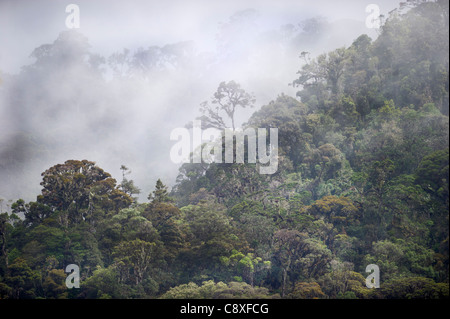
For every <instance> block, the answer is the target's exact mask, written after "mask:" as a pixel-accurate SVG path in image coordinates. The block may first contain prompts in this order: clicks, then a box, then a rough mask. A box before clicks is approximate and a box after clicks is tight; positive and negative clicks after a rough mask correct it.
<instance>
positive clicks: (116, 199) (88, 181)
mask: <svg viewBox="0 0 450 319" xmlns="http://www.w3.org/2000/svg"><path fill="white" fill-rule="evenodd" d="M41 175H42V176H43V180H42V182H41V185H42V186H43V189H42V195H40V196H38V202H40V203H43V204H46V205H48V206H49V207H51V208H52V210H53V211H59V212H67V213H68V217H69V220H68V221H67V222H69V221H70V222H74V223H77V222H80V221H81V220H83V219H86V218H88V219H91V221H93V220H94V219H95V216H93V215H94V212H95V210H94V208H95V207H94V205H95V204H97V205H99V206H100V207H102V208H104V209H106V210H108V209H114V210H116V211H118V210H119V209H120V208H123V207H127V206H129V205H130V204H131V202H132V199H131V198H130V197H129V196H128V195H127V194H125V193H124V192H122V191H120V190H118V189H117V188H116V180H115V179H113V178H112V177H111V175H110V174H109V173H107V172H105V171H104V170H103V169H101V168H100V167H98V166H96V165H95V162H90V161H87V160H82V161H78V160H68V161H66V162H65V163H64V164H57V165H55V166H53V167H51V168H49V169H47V170H46V171H45V172H43V173H42V174H41Z"/></svg>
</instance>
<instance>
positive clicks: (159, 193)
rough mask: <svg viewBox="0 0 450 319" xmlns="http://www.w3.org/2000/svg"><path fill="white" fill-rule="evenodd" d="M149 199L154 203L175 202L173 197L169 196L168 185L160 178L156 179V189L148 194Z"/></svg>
mask: <svg viewBox="0 0 450 319" xmlns="http://www.w3.org/2000/svg"><path fill="white" fill-rule="evenodd" d="M148 199H149V200H150V202H151V203H154V204H156V203H170V202H173V199H172V198H171V197H170V196H169V191H168V187H167V186H166V185H164V184H163V182H162V181H161V179H159V178H158V180H157V181H156V185H155V190H154V191H153V192H151V193H150V194H149V195H148Z"/></svg>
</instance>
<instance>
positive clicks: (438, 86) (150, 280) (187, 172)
mask: <svg viewBox="0 0 450 319" xmlns="http://www.w3.org/2000/svg"><path fill="white" fill-rule="evenodd" d="M448 13H449V7H448V2H447V1H437V2H424V3H421V2H420V3H416V4H415V5H414V6H413V7H412V8H410V9H409V10H407V11H405V12H403V11H400V10H398V11H395V12H392V13H391V14H390V16H389V17H387V19H386V21H385V22H384V24H383V26H382V28H381V30H380V35H379V36H378V37H377V39H376V40H372V39H371V38H369V37H368V36H367V35H361V36H359V37H358V38H357V39H355V40H354V42H353V43H352V44H351V45H350V46H348V47H343V48H338V49H336V50H334V51H331V52H327V53H323V54H321V55H319V56H317V57H314V58H311V57H310V55H309V54H308V52H306V51H304V52H302V53H301V54H300V57H299V61H298V62H299V64H298V65H292V69H293V70H298V73H297V78H295V79H292V83H291V85H292V86H294V87H297V88H298V92H297V96H289V95H286V94H280V95H279V96H277V97H276V98H274V100H273V101H272V102H270V103H268V104H267V105H264V106H261V107H260V108H259V109H258V110H257V111H255V112H254V113H253V114H252V115H251V117H250V118H249V119H248V121H247V122H246V123H245V124H244V127H248V128H267V129H269V128H278V134H279V137H278V143H279V145H278V146H279V160H278V170H277V172H276V173H275V174H272V175H264V174H260V173H259V172H258V170H257V165H259V164H238V163H229V164H224V163H209V164H208V163H201V164H195V163H187V164H183V165H182V166H181V167H180V169H179V176H178V178H177V181H176V185H175V186H174V187H173V188H172V189H169V188H168V187H167V186H166V185H165V183H167V181H162V180H158V181H157V182H156V185H155V188H154V190H153V191H152V192H151V193H150V194H149V195H148V199H147V201H145V202H142V201H140V200H139V199H138V197H137V194H139V192H140V190H139V187H138V186H139V185H135V183H134V182H133V180H132V179H131V176H132V174H129V173H130V169H131V168H130V169H129V168H127V167H126V166H125V165H127V163H124V164H125V165H124V166H122V167H121V170H122V172H123V175H122V176H119V177H118V178H117V179H115V178H113V177H112V176H111V174H110V173H108V172H106V171H104V170H103V169H102V168H100V167H98V166H97V165H96V163H95V159H88V160H86V159H83V160H75V159H69V160H67V161H65V162H64V163H59V164H56V165H54V166H52V167H50V168H48V169H47V170H45V171H44V172H43V173H42V182H41V186H42V192H41V194H39V195H37V198H36V200H35V201H31V202H26V201H24V200H17V201H15V202H14V203H12V204H11V210H10V212H3V213H1V214H0V248H1V249H0V299H3V298H4V299H7V298H12V299H16V298H17V299H22V298H23V299H33V298H89V299H90V298H92V299H96V298H168V299H170V298H288V299H313V298H331V299H336V298H337V299H339V298H352V299H356V298H357V299H390V298H425V299H442V298H448V297H449V220H448V217H449V188H448V181H449V177H448V176H449V175H448V174H449V131H448V129H449V122H448V116H449V57H448V52H449V44H448V36H449V34H448V27H449V25H448V21H449V20H448V19H449V17H448ZM224 83H225V82H224ZM231 84H233V85H234V86H233V85H231ZM224 86H226V84H224ZM224 86H222V88H223V87H224ZM228 88H229V89H231V90H233V89H234V90H236V89H237V88H236V86H235V83H234V82H229V83H228ZM215 96H216V97H217V96H218V95H217V94H216V95H215ZM205 98H207V97H205ZM204 114H205V115H204V117H202V119H203V120H208V113H207V112H205V113H204ZM209 119H211V118H209ZM133 173H134V174H139V172H136V171H134V172H133ZM19 216H20V217H19ZM69 264H75V265H78V266H79V267H80V275H81V279H80V288H73V289H68V288H67V287H66V284H65V280H66V277H67V275H68V274H67V273H65V267H66V266H67V265H69ZM370 264H375V265H378V266H379V268H380V275H381V280H380V288H378V289H369V288H367V287H366V282H365V279H366V277H367V276H368V273H366V272H365V270H366V266H367V265H370Z"/></svg>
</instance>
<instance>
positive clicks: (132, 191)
mask: <svg viewBox="0 0 450 319" xmlns="http://www.w3.org/2000/svg"><path fill="white" fill-rule="evenodd" d="M120 170H121V171H122V182H121V183H120V185H119V186H120V188H121V190H122V191H123V192H124V193H125V194H127V195H128V196H130V197H132V196H133V195H138V194H140V193H141V190H140V189H139V188H138V187H137V186H136V185H134V181H133V180H132V179H130V180H128V179H127V178H126V177H125V175H129V174H131V171H130V169H129V168H128V167H126V166H125V165H121V166H120ZM133 199H134V202H136V201H137V198H135V197H133Z"/></svg>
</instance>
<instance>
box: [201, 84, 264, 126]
mask: <svg viewBox="0 0 450 319" xmlns="http://www.w3.org/2000/svg"><path fill="white" fill-rule="evenodd" d="M255 101H256V100H255V98H254V97H253V96H252V95H251V94H249V93H247V92H246V91H245V90H244V89H242V88H241V86H240V85H239V84H238V83H236V82H234V81H230V82H228V83H226V82H221V83H220V84H219V87H218V88H217V91H216V92H215V93H214V96H213V98H212V100H211V104H212V105H211V104H209V103H208V102H206V101H205V102H203V103H202V104H201V106H200V111H201V112H202V113H203V116H201V117H200V118H199V119H200V120H202V122H203V124H204V126H205V127H211V128H216V129H225V128H227V127H228V126H227V124H226V122H227V118H228V120H231V127H232V128H233V131H234V129H235V118H234V115H235V112H236V109H237V108H238V107H241V108H246V107H253V106H254V103H255ZM203 124H202V125H203Z"/></svg>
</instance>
